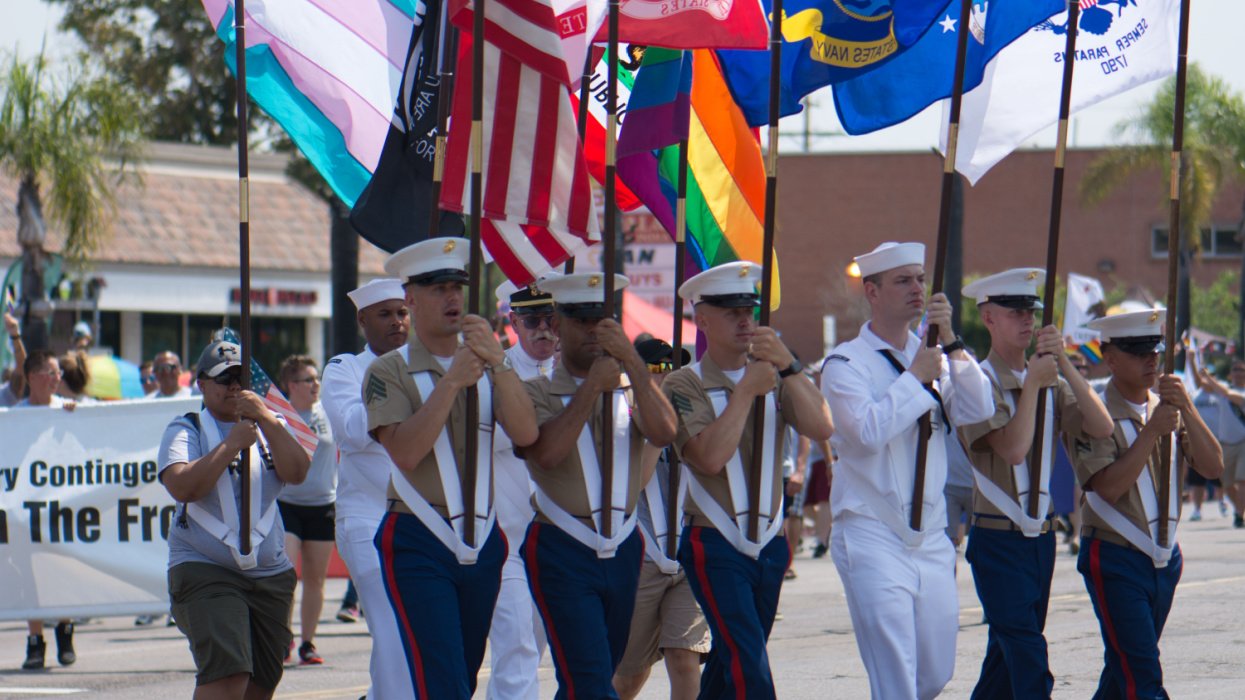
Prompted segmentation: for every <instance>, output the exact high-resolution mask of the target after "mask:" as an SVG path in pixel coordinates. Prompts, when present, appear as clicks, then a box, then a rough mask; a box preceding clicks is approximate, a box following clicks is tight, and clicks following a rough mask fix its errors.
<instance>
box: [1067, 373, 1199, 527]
mask: <svg viewBox="0 0 1245 700" xmlns="http://www.w3.org/2000/svg"><path fill="white" fill-rule="evenodd" d="M1105 403H1106V406H1107V413H1108V414H1110V416H1111V420H1112V421H1113V422H1114V423H1115V430H1114V431H1112V433H1111V437H1108V438H1093V437H1090V436H1088V435H1085V434H1084V432H1083V431H1082V432H1079V433H1078V434H1076V435H1075V436H1070V442H1071V446H1070V451H1071V453H1072V465H1073V468H1074V469H1075V470H1076V478H1077V481H1078V482H1080V484H1081V487H1082V488H1085V485H1086V484H1088V483H1089V480H1090V479H1092V478H1093V476H1094V475H1095V474H1097V473H1098V472H1100V471H1102V470H1103V469H1106V468H1107V467H1109V466H1111V465H1112V464H1113V463H1115V461H1116V460H1118V459H1119V458H1120V457H1121V456H1123V455H1124V453H1125V452H1127V451H1128V449H1129V444H1128V439H1127V437H1126V436H1125V434H1124V428H1123V422H1124V421H1131V422H1132V424H1133V428H1134V429H1135V431H1136V432H1137V433H1138V434H1140V433H1141V429H1142V428H1143V427H1145V420H1144V419H1143V418H1142V416H1140V415H1138V414H1137V412H1136V411H1134V410H1133V407H1132V406H1131V405H1130V404H1129V403H1128V401H1126V400H1125V399H1124V397H1123V396H1122V395H1121V394H1120V392H1119V390H1118V389H1116V387H1115V382H1114V381H1113V382H1111V383H1109V384H1108V385H1107V392H1106V399H1105ZM1158 405H1159V397H1158V396H1157V395H1156V394H1155V393H1154V392H1149V403H1148V405H1147V408H1146V416H1147V417H1149V416H1150V415H1152V414H1153V413H1154V409H1155V408H1157V407H1158ZM1175 435H1176V437H1177V438H1178V439H1180V440H1182V441H1183V440H1185V428H1184V425H1183V423H1181V424H1179V426H1178V427H1177V428H1176V433H1175ZM1159 444H1161V443H1156V445H1155V448H1154V450H1153V451H1152V452H1151V453H1150V459H1149V460H1148V461H1147V463H1146V467H1145V468H1146V469H1147V470H1149V472H1150V482H1151V483H1152V484H1154V488H1155V490H1156V491H1157V489H1158V483H1159V479H1158V475H1159V469H1160V468H1161V467H1160V464H1161V462H1160V459H1161V456H1160V454H1159V447H1158V445H1159ZM1181 452H1182V453H1184V454H1187V453H1188V451H1187V450H1182V451H1181ZM1172 488H1180V484H1178V483H1173V484H1172ZM1157 498H1158V494H1157V493H1156V494H1155V499H1156V500H1157ZM1081 505H1082V508H1081V524H1082V527H1092V528H1097V529H1099V530H1108V531H1111V532H1114V529H1113V528H1112V527H1111V526H1110V525H1108V524H1107V523H1106V521H1104V520H1103V519H1102V518H1100V517H1099V516H1098V514H1096V513H1095V512H1094V510H1093V509H1092V508H1089V507H1085V502H1084V500H1083V499H1082V501H1081ZM1114 505H1115V509H1116V510H1118V511H1119V512H1120V513H1121V514H1122V515H1124V517H1126V518H1128V519H1129V521H1131V522H1132V523H1133V524H1134V525H1136V526H1137V527H1138V528H1140V529H1141V530H1142V532H1149V531H1150V524H1149V522H1148V521H1147V518H1146V511H1145V506H1144V505H1143V504H1142V500H1141V490H1140V486H1139V484H1137V483H1134V484H1133V485H1132V487H1131V488H1129V490H1128V492H1127V493H1125V494H1124V495H1123V496H1122V497H1121V498H1120V499H1119V500H1118V501H1116V502H1115V504H1114ZM1177 514H1179V511H1177ZM1117 534H1118V533H1117Z"/></svg>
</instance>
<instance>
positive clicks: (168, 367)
mask: <svg viewBox="0 0 1245 700" xmlns="http://www.w3.org/2000/svg"><path fill="white" fill-rule="evenodd" d="M176 371H177V365H164V364H161V365H156V372H176Z"/></svg>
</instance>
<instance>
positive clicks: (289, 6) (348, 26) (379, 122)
mask: <svg viewBox="0 0 1245 700" xmlns="http://www.w3.org/2000/svg"><path fill="white" fill-rule="evenodd" d="M417 5H418V6H419V11H418V12H417V11H416V7H417ZM203 7H204V9H206V10H207V13H208V18H209V19H210V20H211V22H212V25H213V26H214V27H216V34H217V36H218V37H220V39H221V40H222V41H224V42H225V45H226V51H225V61H226V62H227V63H228V64H229V67H230V69H231V70H233V71H234V73H237V66H236V64H235V50H236V44H237V36H236V33H235V31H234V3H233V1H232V0H203ZM246 15H247V16H246V74H247V75H246V78H247V92H248V93H250V95H251V98H252V99H253V100H254V101H255V103H256V104H258V105H259V106H260V107H261V108H263V110H264V111H265V112H267V113H268V114H269V115H270V116H271V117H272V118H273V119H275V120H276V121H277V122H278V123H280V124H281V126H282V128H284V129H285V130H286V132H288V133H289V135H290V138H292V139H293V140H294V142H295V143H296V144H298V147H299V148H300V149H301V150H302V152H303V153H304V154H305V155H306V156H307V159H308V160H310V161H311V163H312V164H313V165H314V166H315V167H316V169H317V170H318V171H320V174H321V175H323V176H324V179H325V180H326V181H327V182H328V183H329V185H330V186H331V187H332V188H333V191H334V192H336V193H337V195H338V196H339V197H341V199H342V201H344V202H345V203H346V204H347V205H350V206H353V205H354V203H355V200H357V199H358V198H359V195H360V194H361V193H362V192H363V188H364V187H365V186H366V185H367V184H368V181H369V180H371V178H372V173H373V172H374V171H375V170H376V165H377V163H379V162H380V154H381V149H382V147H383V146H384V144H385V137H386V136H387V135H388V134H389V125H390V122H391V120H392V119H393V116H394V105H395V104H396V103H397V99H398V94H399V91H400V89H401V81H402V69H403V67H404V66H405V65H406V57H407V49H408V47H409V45H410V41H411V31H412V30H413V29H414V27H415V26H416V25H417V24H418V23H419V22H420V21H421V18H422V15H423V3H422V2H419V0H247V2H246Z"/></svg>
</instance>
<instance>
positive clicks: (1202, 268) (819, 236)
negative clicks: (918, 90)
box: [773, 150, 1245, 358]
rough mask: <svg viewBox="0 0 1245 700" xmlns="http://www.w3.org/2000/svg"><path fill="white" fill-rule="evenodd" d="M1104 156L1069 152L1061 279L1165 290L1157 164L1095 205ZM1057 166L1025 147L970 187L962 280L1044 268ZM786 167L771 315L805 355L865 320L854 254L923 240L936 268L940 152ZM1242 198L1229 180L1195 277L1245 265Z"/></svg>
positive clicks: (823, 158)
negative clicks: (1094, 179)
mask: <svg viewBox="0 0 1245 700" xmlns="http://www.w3.org/2000/svg"><path fill="white" fill-rule="evenodd" d="M1101 153H1102V151H1100V150H1076V151H1070V152H1069V153H1068V158H1067V171H1066V183H1067V184H1066V188H1065V197H1064V207H1063V233H1062V236H1061V238H1060V249H1059V272H1060V276H1061V277H1063V276H1064V275H1066V273H1068V272H1076V273H1080V274H1084V275H1090V276H1093V277H1097V278H1098V279H1100V280H1102V282H1103V285H1104V286H1105V287H1106V288H1107V289H1108V290H1110V289H1112V288H1114V287H1117V286H1124V287H1126V288H1140V289H1144V290H1148V291H1149V292H1150V293H1151V294H1153V295H1154V296H1155V297H1157V298H1159V299H1162V298H1163V297H1164V296H1165V294H1166V287H1167V253H1166V246H1167V243H1166V237H1165V231H1166V229H1167V220H1168V206H1167V198H1166V190H1165V188H1164V186H1163V184H1162V177H1161V173H1159V172H1157V171H1156V172H1154V173H1149V174H1145V175H1142V176H1137V177H1133V178H1130V179H1129V180H1127V181H1126V182H1125V183H1124V184H1123V185H1122V186H1121V187H1120V188H1118V189H1117V190H1116V191H1115V192H1114V193H1113V194H1112V195H1111V196H1110V197H1108V198H1107V199H1106V200H1104V201H1103V202H1102V203H1100V204H1096V205H1087V204H1084V203H1083V202H1082V200H1081V196H1080V192H1079V189H1078V188H1079V183H1080V181H1081V178H1082V176H1083V174H1084V173H1085V171H1086V168H1087V166H1088V165H1089V164H1090V163H1091V162H1092V161H1093V160H1094V159H1095V158H1096V157H1097V156H1099V155H1100V154H1101ZM1053 163H1054V155H1053V152H1051V151H1048V150H1033V151H1021V152H1018V153H1014V154H1013V155H1011V156H1010V157H1008V158H1007V159H1005V160H1004V161H1003V162H1001V163H999V165H997V166H996V167H995V168H994V169H993V170H992V171H990V173H989V174H987V175H986V176H985V177H984V178H982V179H981V180H980V181H979V183H978V184H977V186H976V187H966V188H965V192H964V234H963V235H964V238H963V240H964V261H963V262H964V275H965V277H969V276H975V275H982V274H988V273H992V272H997V271H999V270H1003V269H1006V268H1009V267H1020V266H1033V267H1042V266H1044V264H1045V259H1046V239H1047V230H1048V227H1049V225H1050V217H1049V210H1050V197H1051V173H1052V166H1053ZM778 172H779V185H778V207H779V208H778V227H779V228H778V234H777V247H778V260H779V267H780V269H781V271H782V280H783V303H782V308H781V309H779V310H778V311H777V312H776V313H775V314H774V316H773V323H774V325H775V326H776V327H777V328H778V329H779V330H781V331H782V332H783V336H784V338H786V339H787V341H788V342H789V343H790V344H791V345H792V346H793V347H794V348H795V349H796V350H797V351H798V352H799V354H800V355H801V356H802V357H805V358H817V357H821V356H822V354H823V342H830V341H831V340H834V339H837V340H838V341H840V342H841V341H843V340H847V339H850V338H852V337H854V336H855V335H856V332H857V330H858V328H859V326H860V325H861V323H862V322H863V321H864V319H865V318H866V317H867V311H868V310H867V307H866V306H865V303H864V300H863V297H862V295H861V291H860V282H859V280H856V279H852V278H849V277H848V276H847V275H846V274H845V270H846V268H847V266H848V264H849V263H850V262H851V259H852V256H854V255H857V254H859V253H862V252H866V251H868V250H870V249H872V248H873V247H874V246H876V245H877V244H878V243H881V242H883V241H888V240H896V241H902V240H915V241H922V242H924V243H925V244H926V245H927V246H929V262H928V264H929V265H930V272H931V273H932V266H933V245H934V242H935V238H936V237H937V232H938V208H939V194H940V191H941V173H942V158H941V156H939V155H937V154H935V153H932V152H927V153H869V154H865V153H861V154H856V153H853V154H843V155H829V154H816V155H792V156H784V157H782V158H780V159H779V168H778ZM1243 199H1245V187H1243V186H1242V183H1240V182H1229V183H1228V184H1227V186H1226V187H1225V188H1224V190H1223V192H1222V193H1221V196H1220V197H1219V200H1218V201H1217V202H1216V203H1215V208H1214V219H1213V227H1212V229H1211V230H1210V231H1208V232H1206V231H1204V232H1203V252H1202V254H1201V256H1200V257H1199V258H1198V259H1197V260H1196V261H1195V262H1194V264H1193V270H1192V272H1193V281H1194V284H1197V285H1207V284H1209V283H1210V282H1211V281H1212V280H1213V279H1215V278H1216V277H1218V276H1219V275H1220V274H1222V273H1223V272H1225V271H1238V270H1240V267H1241V244H1240V242H1238V241H1237V240H1236V238H1235V231H1236V228H1237V225H1238V222H1239V221H1240V219H1241V215H1242V213H1241V212H1242V209H1241V206H1242V200H1243ZM827 316H833V321H828V320H826V317H827ZM1195 321H1196V319H1195Z"/></svg>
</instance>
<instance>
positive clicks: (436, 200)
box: [428, 6, 474, 272]
mask: <svg viewBox="0 0 1245 700" xmlns="http://www.w3.org/2000/svg"><path fill="white" fill-rule="evenodd" d="M448 14H449V13H447V12H446V11H445V7H444V6H438V8H437V25H438V26H437V40H436V41H437V43H436V53H437V76H438V80H437V138H436V147H435V150H434V152H433V160H432V196H431V199H432V206H431V207H430V210H431V214H432V215H431V217H430V218H429V219H428V238H436V237H437V236H438V235H440V233H441V180H442V178H443V177H444V176H445V139H446V130H447V128H448V127H449V122H450V102H451V101H452V100H453V95H454V65H455V63H457V61H458V30H457V29H454V28H453V27H450V23H449V19H448ZM473 272H474V270H473Z"/></svg>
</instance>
